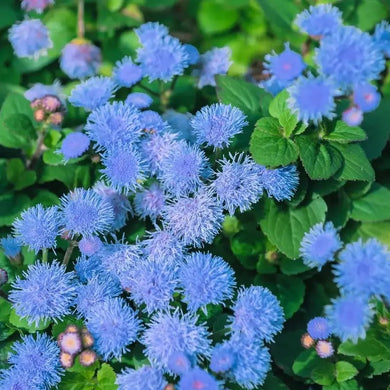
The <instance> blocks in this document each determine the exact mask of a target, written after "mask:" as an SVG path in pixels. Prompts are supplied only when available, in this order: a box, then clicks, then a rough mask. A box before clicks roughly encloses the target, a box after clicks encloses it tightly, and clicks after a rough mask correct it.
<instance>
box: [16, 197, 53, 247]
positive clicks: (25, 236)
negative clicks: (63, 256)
mask: <svg viewBox="0 0 390 390" xmlns="http://www.w3.org/2000/svg"><path fill="white" fill-rule="evenodd" d="M13 234H14V236H15V238H16V239H17V241H18V242H19V244H20V245H27V246H28V247H29V249H31V250H33V251H35V253H38V252H39V251H40V250H42V249H49V248H53V247H55V245H56V238H57V235H58V234H59V217H58V209H57V207H48V208H46V209H45V208H43V207H42V205H41V204H38V205H36V206H33V207H30V208H29V209H27V210H25V211H23V212H22V214H21V216H20V217H19V218H17V219H16V220H15V221H14V223H13Z"/></svg>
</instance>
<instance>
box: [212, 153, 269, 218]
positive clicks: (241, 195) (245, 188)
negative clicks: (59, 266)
mask: <svg viewBox="0 0 390 390" xmlns="http://www.w3.org/2000/svg"><path fill="white" fill-rule="evenodd" d="M219 164H220V166H221V171H219V172H217V173H216V177H215V179H214V180H213V181H212V183H211V187H212V188H213V189H214V190H215V193H216V195H217V198H218V200H219V201H220V202H221V204H222V205H223V208H224V209H226V210H227V211H228V212H229V214H230V215H233V214H234V213H235V211H236V210H237V209H239V210H240V212H244V211H246V210H249V209H250V207H251V206H252V204H253V203H256V202H257V201H258V200H259V199H260V197H261V195H262V194H263V183H262V180H261V178H260V175H259V170H258V169H256V164H255V163H254V161H253V160H252V159H251V158H250V157H249V156H247V155H245V154H236V155H234V156H232V155H230V160H228V159H226V158H223V159H222V160H220V161H219Z"/></svg>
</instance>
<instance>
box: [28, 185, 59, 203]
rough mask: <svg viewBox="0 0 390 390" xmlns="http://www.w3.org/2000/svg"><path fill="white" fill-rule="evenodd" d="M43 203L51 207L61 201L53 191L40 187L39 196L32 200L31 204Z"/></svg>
mask: <svg viewBox="0 0 390 390" xmlns="http://www.w3.org/2000/svg"><path fill="white" fill-rule="evenodd" d="M39 203H40V204H42V205H43V206H45V207H50V206H53V205H56V204H59V203H60V200H59V199H58V196H57V195H56V194H53V193H52V192H50V191H48V190H44V189H40V190H39V192H38V193H37V196H36V197H35V198H34V199H32V200H31V206H35V205H37V204H39Z"/></svg>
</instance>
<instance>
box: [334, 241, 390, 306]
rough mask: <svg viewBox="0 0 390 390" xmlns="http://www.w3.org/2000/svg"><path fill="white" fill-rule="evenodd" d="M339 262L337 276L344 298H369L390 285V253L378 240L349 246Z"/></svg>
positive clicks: (336, 270) (335, 268) (340, 256)
mask: <svg viewBox="0 0 390 390" xmlns="http://www.w3.org/2000/svg"><path fill="white" fill-rule="evenodd" d="M339 258H340V262H339V263H337V264H336V265H335V266H334V274H335V281H336V283H337V285H338V286H339V288H340V290H341V291H342V293H343V294H348V295H351V296H357V297H364V298H368V297H369V296H370V295H380V294H382V293H383V291H385V286H386V285H388V284H390V253H389V252H388V250H387V248H386V247H385V246H383V245H382V244H380V243H379V242H378V241H377V240H376V239H370V240H368V241H367V242H365V243H363V242H362V241H361V240H359V241H356V242H353V243H351V244H348V245H347V246H346V247H345V248H344V250H343V251H342V252H341V253H340V255H339Z"/></svg>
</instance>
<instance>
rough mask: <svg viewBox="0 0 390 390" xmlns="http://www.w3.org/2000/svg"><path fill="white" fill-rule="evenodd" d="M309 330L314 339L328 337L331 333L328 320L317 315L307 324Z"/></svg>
mask: <svg viewBox="0 0 390 390" xmlns="http://www.w3.org/2000/svg"><path fill="white" fill-rule="evenodd" d="M307 332H308V333H309V335H310V337H311V338H313V339H314V340H318V339H327V338H328V337H329V335H330V328H329V323H328V320H327V319H326V318H324V317H315V318H313V319H312V320H310V321H309V322H308V324H307Z"/></svg>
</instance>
